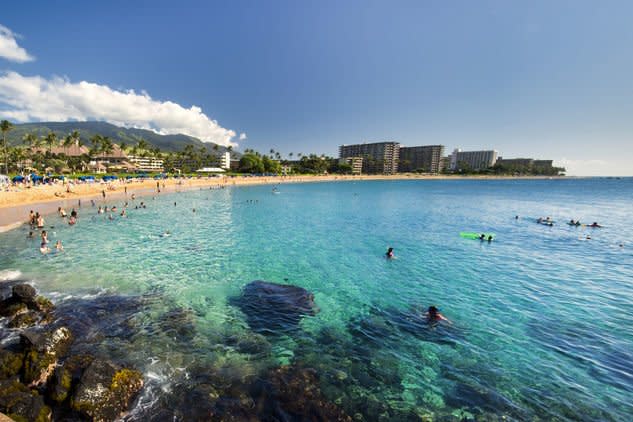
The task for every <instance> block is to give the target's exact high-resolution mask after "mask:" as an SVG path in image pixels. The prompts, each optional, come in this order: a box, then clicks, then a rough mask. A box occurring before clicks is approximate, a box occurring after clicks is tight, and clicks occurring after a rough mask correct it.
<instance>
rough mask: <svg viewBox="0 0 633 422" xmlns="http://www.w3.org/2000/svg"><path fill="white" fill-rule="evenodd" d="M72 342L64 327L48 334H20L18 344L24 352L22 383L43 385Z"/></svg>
mask: <svg viewBox="0 0 633 422" xmlns="http://www.w3.org/2000/svg"><path fill="white" fill-rule="evenodd" d="M72 341H73V336H72V334H71V332H70V330H69V329H68V328H66V327H60V328H57V329H55V330H53V331H50V332H39V331H35V330H27V331H25V332H23V333H21V334H20V343H21V345H22V346H23V347H24V350H25V357H24V374H23V375H24V382H25V383H27V384H29V385H32V386H37V385H43V384H45V383H46V381H47V380H48V378H49V377H50V376H51V375H52V373H53V370H54V369H55V366H56V365H57V363H58V360H59V358H61V357H63V356H65V355H66V353H67V352H68V349H69V347H70V345H71V344H72Z"/></svg>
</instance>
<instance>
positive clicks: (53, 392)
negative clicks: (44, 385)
mask: <svg viewBox="0 0 633 422" xmlns="http://www.w3.org/2000/svg"><path fill="white" fill-rule="evenodd" d="M93 360H94V358H93V357H92V356H89V355H73V356H70V357H69V358H68V359H66V360H65V361H64V363H63V364H62V365H61V366H58V367H57V368H56V369H55V373H54V374H53V377H52V378H51V380H50V381H49V390H48V395H47V396H48V397H49V398H50V399H51V400H53V401H54V402H56V403H63V402H64V401H66V399H67V398H68V397H69V394H70V392H71V390H72V388H73V387H74V386H75V385H77V384H78V382H79V380H80V379H81V375H82V374H83V372H84V370H85V369H86V368H87V367H88V366H89V365H90V364H91V363H92V361H93Z"/></svg>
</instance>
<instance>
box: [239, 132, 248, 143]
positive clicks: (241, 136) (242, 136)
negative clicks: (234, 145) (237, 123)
mask: <svg viewBox="0 0 633 422" xmlns="http://www.w3.org/2000/svg"><path fill="white" fill-rule="evenodd" d="M239 140H240V141H245V140H246V134H245V133H244V132H242V133H240V137H239Z"/></svg>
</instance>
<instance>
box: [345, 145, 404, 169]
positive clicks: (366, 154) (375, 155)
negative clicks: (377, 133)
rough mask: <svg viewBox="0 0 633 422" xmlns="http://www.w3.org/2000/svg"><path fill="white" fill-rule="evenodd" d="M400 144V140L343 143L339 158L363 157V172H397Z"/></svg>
mask: <svg viewBox="0 0 633 422" xmlns="http://www.w3.org/2000/svg"><path fill="white" fill-rule="evenodd" d="M399 156H400V144H399V143H398V142H393V141H387V142H372V143H365V144H354V145H341V146H340V147H339V158H353V157H360V158H362V159H363V160H362V171H363V173H383V174H395V173H397V172H398V159H399Z"/></svg>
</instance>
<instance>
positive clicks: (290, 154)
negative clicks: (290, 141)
mask: <svg viewBox="0 0 633 422" xmlns="http://www.w3.org/2000/svg"><path fill="white" fill-rule="evenodd" d="M293 155H294V153H293V152H289V153H288V158H290V160H291V161H292V156H293Z"/></svg>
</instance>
